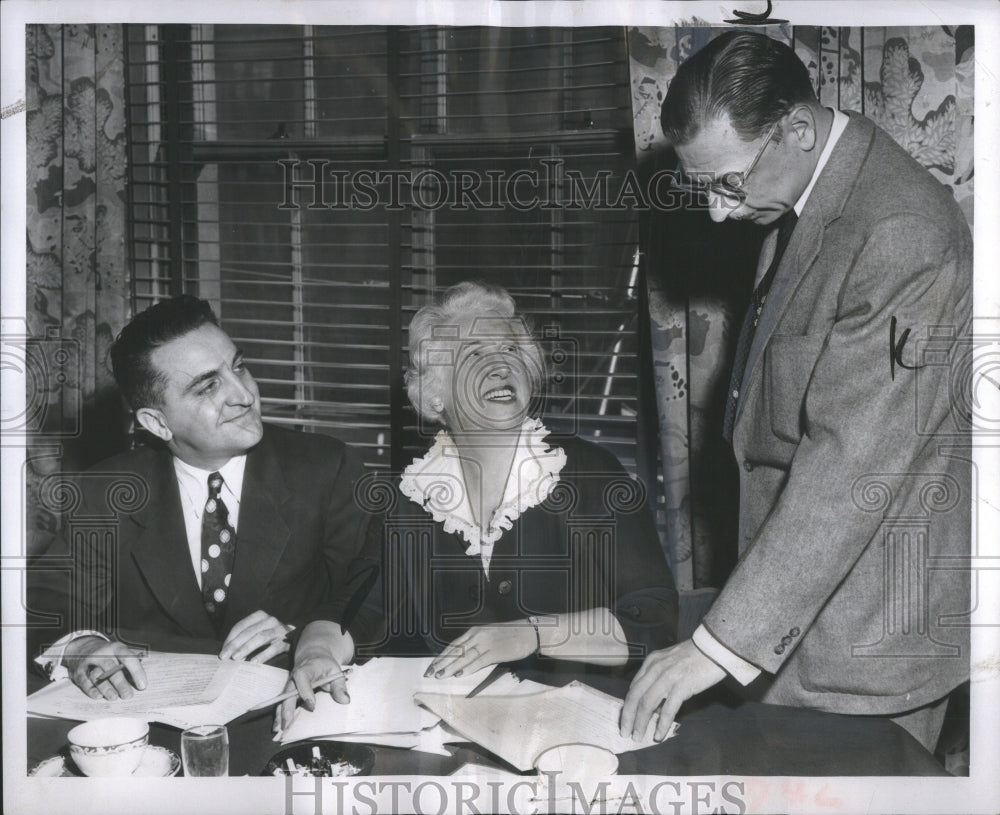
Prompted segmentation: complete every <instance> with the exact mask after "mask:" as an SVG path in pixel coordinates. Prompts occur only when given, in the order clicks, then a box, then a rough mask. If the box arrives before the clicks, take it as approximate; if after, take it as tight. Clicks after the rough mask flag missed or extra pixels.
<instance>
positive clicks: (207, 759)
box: [181, 724, 229, 777]
mask: <svg viewBox="0 0 1000 815" xmlns="http://www.w3.org/2000/svg"><path fill="white" fill-rule="evenodd" d="M181 760H182V761H183V762H184V775H186V776H189V777H190V776H218V775H229V733H228V731H227V730H226V727H225V725H221V724H205V725H201V726H199V727H192V728H191V729H190V730H185V731H184V732H183V733H181Z"/></svg>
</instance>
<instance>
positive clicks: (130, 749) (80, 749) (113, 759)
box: [67, 716, 149, 777]
mask: <svg viewBox="0 0 1000 815" xmlns="http://www.w3.org/2000/svg"><path fill="white" fill-rule="evenodd" d="M67 739H68V740H69V754H70V756H71V757H72V759H73V761H74V763H75V764H76V766H77V767H79V768H80V771H81V772H82V773H83V774H84V775H92V776H101V777H107V776H122V775H131V774H132V773H134V772H135V770H136V768H137V767H138V766H139V762H141V761H142V754H143V752H144V751H145V749H146V745H147V744H148V743H149V722H144V721H142V720H141V719H129V718H126V717H119V716H116V717H113V718H107V719H94V720H93V721H91V722H84V723H83V724H79V725H77V726H76V727H74V728H73V729H72V730H70V731H69V733H68V735H67Z"/></svg>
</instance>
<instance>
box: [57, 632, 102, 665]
mask: <svg viewBox="0 0 1000 815" xmlns="http://www.w3.org/2000/svg"><path fill="white" fill-rule="evenodd" d="M108 642H109V640H106V639H103V638H101V637H98V636H97V635H95V634H87V635H85V636H82V637H77V638H76V639H75V640H73V641H72V642H70V643H69V644H68V645H67V646H66V650H65V651H63V662H68V661H71V660H74V659H78V658H80V657H83V656H87V655H88V654H90V653H92V652H93V650H94V648H95V647H96V648H99V647H100V646H102V645H106V644H107V643H108Z"/></svg>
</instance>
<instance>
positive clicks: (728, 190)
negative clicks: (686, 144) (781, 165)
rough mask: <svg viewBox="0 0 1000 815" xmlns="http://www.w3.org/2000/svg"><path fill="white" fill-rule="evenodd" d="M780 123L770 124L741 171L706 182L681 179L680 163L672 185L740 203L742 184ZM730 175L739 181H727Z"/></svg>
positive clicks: (742, 197) (744, 199)
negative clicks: (761, 141) (751, 157)
mask: <svg viewBox="0 0 1000 815" xmlns="http://www.w3.org/2000/svg"><path fill="white" fill-rule="evenodd" d="M780 124H781V121H780V120H779V121H777V122H775V123H774V124H773V125H771V127H770V128H769V129H768V131H767V135H766V136H765V137H764V142H763V143H762V144H761V146H760V147H759V148H758V150H757V153H756V155H755V156H754V157H753V160H752V161H751V162H750V164H748V165H747V168H746V169H745V170H744V171H743V172H737V171H735V170H732V171H730V172H727V173H723V174H722V179H723V180H719V181H709V182H706V183H698V182H691V181H681V180H680V178H681V174H682V172H683V171H682V169H681V165H680V164H678V165H677V171H676V173H675V176H674V180H673V184H672V186H673V187H674V188H675V189H678V190H681V191H684V192H695V193H703V194H707V193H712V194H713V195H716V196H718V197H720V198H725V199H727V200H729V201H736V202H737V204H742V203H743V202H744V201H746V199H747V194H746V192H745V191H744V190H743V186H744V185H745V184H746V183H747V178H749V177H750V173H752V172H753V171H754V169H755V168H756V167H757V163H758V162H759V161H760V160H761V157H762V156H763V155H764V151H765V150H766V149H767V146H768V145H769V144H770V143H771V139H772V138H774V134H775V132H776V131H777V129H778V125H780ZM732 177H735V178H738V179H739V182H738V183H733V182H731V181H729V179H730V178H732Z"/></svg>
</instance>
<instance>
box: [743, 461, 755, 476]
mask: <svg viewBox="0 0 1000 815" xmlns="http://www.w3.org/2000/svg"><path fill="white" fill-rule="evenodd" d="M743 469H744V470H746V471H747V472H748V473H752V472H753V462H752V461H750V459H748V458H745V459H743Z"/></svg>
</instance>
